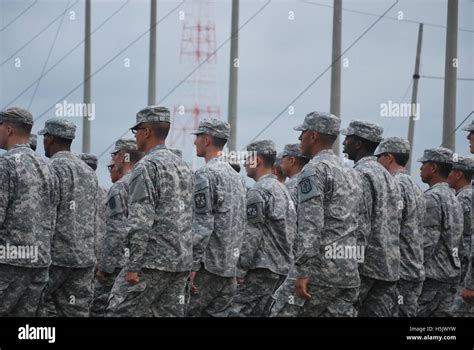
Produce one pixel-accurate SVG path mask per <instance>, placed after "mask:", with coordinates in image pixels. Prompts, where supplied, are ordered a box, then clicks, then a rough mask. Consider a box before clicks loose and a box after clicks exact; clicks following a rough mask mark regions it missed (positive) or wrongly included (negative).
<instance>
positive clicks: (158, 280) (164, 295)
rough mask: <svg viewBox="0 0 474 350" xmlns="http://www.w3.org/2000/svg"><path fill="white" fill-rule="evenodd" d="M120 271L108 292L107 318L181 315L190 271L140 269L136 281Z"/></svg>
mask: <svg viewBox="0 0 474 350" xmlns="http://www.w3.org/2000/svg"><path fill="white" fill-rule="evenodd" d="M125 275H126V272H125V270H124V269H122V270H121V271H120V273H119V274H118V276H117V278H116V279H115V283H114V286H113V287H112V291H111V292H110V297H109V300H108V305H107V309H106V314H107V316H108V317H124V316H125V317H182V316H184V309H185V306H186V292H185V289H186V281H187V279H188V276H189V272H167V271H160V270H152V269H142V270H141V272H140V274H139V277H140V281H139V282H138V283H137V284H130V283H128V282H127V281H126V280H125Z"/></svg>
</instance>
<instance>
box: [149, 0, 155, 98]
mask: <svg viewBox="0 0 474 350" xmlns="http://www.w3.org/2000/svg"><path fill="white" fill-rule="evenodd" d="M155 103H156V0H151V6H150V58H149V65H148V105H149V106H151V105H154V104H155Z"/></svg>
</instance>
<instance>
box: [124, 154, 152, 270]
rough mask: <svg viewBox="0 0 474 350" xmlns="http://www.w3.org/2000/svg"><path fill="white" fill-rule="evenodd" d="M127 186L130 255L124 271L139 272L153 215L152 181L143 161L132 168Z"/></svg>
mask: <svg viewBox="0 0 474 350" xmlns="http://www.w3.org/2000/svg"><path fill="white" fill-rule="evenodd" d="M129 188H130V189H129V191H130V192H129V215H128V225H127V236H128V242H129V248H130V257H129V259H128V262H127V264H126V266H125V271H127V272H139V271H140V270H141V267H142V259H143V255H144V254H145V252H146V249H147V246H148V240H149V235H150V230H151V228H152V226H153V217H154V216H155V198H154V193H153V183H152V180H151V179H150V177H149V174H148V171H147V169H146V166H145V164H144V163H139V164H138V165H136V166H135V168H134V169H133V173H132V175H131V178H130V187H129Z"/></svg>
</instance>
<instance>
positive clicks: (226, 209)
mask: <svg viewBox="0 0 474 350" xmlns="http://www.w3.org/2000/svg"><path fill="white" fill-rule="evenodd" d="M202 133H204V134H209V135H212V136H214V137H218V138H221V139H228V138H229V136H230V125H229V124H228V123H226V122H222V121H220V120H216V119H210V120H203V121H201V123H200V124H199V128H198V129H197V130H196V131H195V132H194V134H196V135H198V134H202ZM194 178H195V184H196V185H195V188H194V207H193V241H194V246H193V271H196V272H197V274H196V278H195V280H194V285H195V286H196V288H197V294H194V295H192V296H191V301H190V304H189V306H188V310H187V315H188V316H226V311H227V310H228V308H229V306H230V304H231V303H232V299H233V297H234V294H235V291H236V281H235V273H236V267H237V262H238V259H239V251H240V248H241V246H242V237H243V234H244V232H245V226H246V221H247V217H246V202H245V195H246V190H245V187H244V186H243V183H242V180H241V177H240V175H239V174H237V173H236V172H235V171H234V169H232V167H231V166H230V165H229V163H228V162H227V160H226V159H225V158H224V157H222V156H221V157H216V158H213V159H211V160H209V161H208V162H207V163H206V165H205V166H204V167H202V168H200V169H198V170H197V171H196V173H195V176H194Z"/></svg>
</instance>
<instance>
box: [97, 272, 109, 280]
mask: <svg viewBox="0 0 474 350" xmlns="http://www.w3.org/2000/svg"><path fill="white" fill-rule="evenodd" d="M109 275H110V274H109V273H107V272H103V271H100V270H97V274H96V276H97V280H98V281H99V282H100V283H105V281H106V280H107V277H109Z"/></svg>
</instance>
